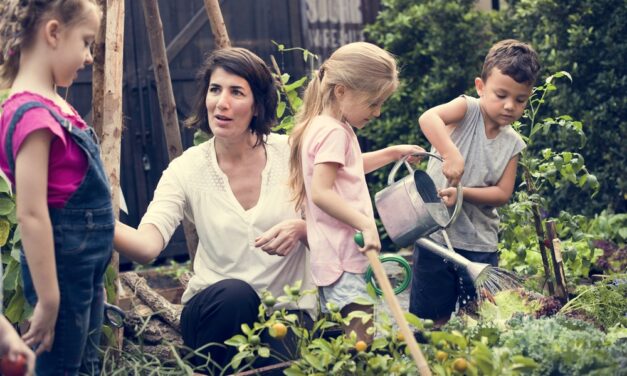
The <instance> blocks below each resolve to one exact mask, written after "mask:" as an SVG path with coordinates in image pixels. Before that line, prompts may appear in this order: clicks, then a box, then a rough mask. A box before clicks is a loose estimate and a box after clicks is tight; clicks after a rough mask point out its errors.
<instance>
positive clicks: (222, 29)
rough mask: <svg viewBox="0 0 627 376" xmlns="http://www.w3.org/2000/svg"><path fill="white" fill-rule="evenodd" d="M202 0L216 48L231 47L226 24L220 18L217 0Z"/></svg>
mask: <svg viewBox="0 0 627 376" xmlns="http://www.w3.org/2000/svg"><path fill="white" fill-rule="evenodd" d="M204 2H205V9H207V15H208V16H209V23H210V24H211V32H212V33H213V38H214V40H215V43H216V46H217V47H218V48H227V47H231V41H230V40H229V34H228V33H227V31H226V24H225V23H224V18H222V11H221V10H220V3H219V2H218V0H204Z"/></svg>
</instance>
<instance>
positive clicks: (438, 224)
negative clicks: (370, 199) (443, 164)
mask: <svg viewBox="0 0 627 376" xmlns="http://www.w3.org/2000/svg"><path fill="white" fill-rule="evenodd" d="M415 155H418V156H430V157H433V158H436V159H439V160H440V161H442V158H440V156H438V155H436V154H433V153H427V152H422V153H417V154H415ZM401 165H405V167H406V168H407V170H409V172H410V174H409V175H407V176H405V177H404V178H402V179H400V180H398V181H395V178H396V173H397V172H398V170H399V168H400V167H401ZM374 202H375V206H376V207H377V211H378V212H379V217H380V218H381V222H383V227H385V231H386V232H387V233H388V235H389V236H390V239H392V241H393V242H394V244H396V245H398V246H400V247H407V246H409V245H411V244H413V243H414V242H415V241H416V240H417V239H419V238H421V237H424V236H427V235H429V234H431V233H433V232H435V231H438V230H441V229H446V228H447V227H449V226H450V225H451V224H452V223H453V222H455V220H456V219H457V217H458V216H459V213H460V212H461V209H462V202H463V194H462V187H461V185H458V186H457V200H456V202H455V209H454V210H453V214H452V215H449V212H448V209H447V207H446V205H445V204H444V203H443V202H442V201H441V200H440V197H439V196H438V191H437V189H436V187H435V184H434V183H433V180H431V177H429V175H428V174H427V173H426V172H424V171H422V170H415V171H414V169H413V168H412V167H411V166H410V164H409V163H408V162H407V157H404V158H402V159H400V160H399V161H397V162H396V164H395V165H394V167H393V168H392V171H390V175H389V176H388V186H387V187H386V188H384V189H383V190H381V191H379V192H377V194H376V195H375V196H374Z"/></svg>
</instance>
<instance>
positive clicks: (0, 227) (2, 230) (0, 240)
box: [0, 218, 11, 247]
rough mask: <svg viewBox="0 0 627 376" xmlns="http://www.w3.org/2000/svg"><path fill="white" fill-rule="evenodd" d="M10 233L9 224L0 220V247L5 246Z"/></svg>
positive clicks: (2, 219) (4, 220)
mask: <svg viewBox="0 0 627 376" xmlns="http://www.w3.org/2000/svg"><path fill="white" fill-rule="evenodd" d="M10 233H11V222H9V221H8V220H6V219H4V218H0V247H3V246H4V245H5V244H7V240H8V239H9V235H10Z"/></svg>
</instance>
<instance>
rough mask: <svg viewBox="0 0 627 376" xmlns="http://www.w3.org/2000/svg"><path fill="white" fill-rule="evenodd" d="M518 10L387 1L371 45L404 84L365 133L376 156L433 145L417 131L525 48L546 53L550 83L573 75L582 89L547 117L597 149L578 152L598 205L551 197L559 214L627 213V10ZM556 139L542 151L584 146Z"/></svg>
mask: <svg viewBox="0 0 627 376" xmlns="http://www.w3.org/2000/svg"><path fill="white" fill-rule="evenodd" d="M508 5H509V6H508V7H507V8H506V9H505V10H502V11H498V12H497V11H493V12H481V11H477V10H476V9H475V1H471V0H452V1H444V0H424V1H410V0H383V1H382V7H383V10H382V12H381V13H380V14H379V16H378V18H377V21H376V22H375V23H374V24H372V25H370V26H369V27H367V29H366V36H367V38H368V39H370V40H371V41H373V42H374V43H376V44H378V45H380V46H382V47H384V48H385V49H387V50H388V51H390V52H392V53H393V54H395V55H396V56H397V58H398V62H399V65H400V69H401V80H402V82H401V86H400V88H399V90H398V92H397V93H396V94H395V95H394V96H393V97H392V98H390V100H389V101H388V102H387V104H386V108H385V109H384V112H383V115H382V117H381V118H380V119H379V120H378V121H377V122H376V123H373V124H371V125H370V126H369V127H366V128H365V129H364V131H362V132H360V136H363V140H364V143H365V144H366V145H365V146H366V148H367V150H374V149H379V148H382V147H385V146H388V145H391V144H397V143H418V144H419V145H423V146H424V145H427V143H426V140H425V139H424V137H423V136H422V134H421V132H420V130H419V127H418V123H417V118H418V117H419V116H420V114H422V113H423V112H424V111H425V110H426V109H428V108H430V107H432V106H434V105H437V104H441V103H444V102H447V101H450V100H451V99H453V98H455V97H456V96H458V95H460V94H463V93H469V94H474V84H473V80H474V78H475V77H476V76H478V75H479V74H480V71H481V65H482V62H483V58H484V56H485V54H486V53H487V51H488V49H489V47H490V46H491V45H492V44H493V43H494V42H496V41H498V40H501V39H505V38H517V39H520V40H523V41H526V42H529V43H531V44H532V45H533V46H534V48H535V49H536V50H537V51H538V54H539V55H540V60H541V63H542V66H543V73H542V75H541V79H544V78H545V77H546V76H548V75H549V74H551V73H554V72H558V71H568V72H570V73H571V75H572V77H573V83H572V84H570V83H569V82H566V81H562V82H561V83H560V84H559V85H560V86H561V87H560V90H558V92H557V93H556V94H555V95H554V97H552V98H551V101H550V103H547V104H546V106H545V108H544V109H543V114H541V115H542V116H545V117H546V116H555V114H569V115H571V116H572V117H573V118H575V119H580V120H582V121H583V130H584V132H585V133H586V135H587V137H588V140H587V143H586V144H585V146H583V147H582V148H581V149H579V150H576V151H577V152H579V153H581V154H582V155H583V157H584V158H585V160H586V165H587V167H588V169H589V170H590V172H591V173H593V174H595V175H597V177H598V179H599V181H600V182H601V190H600V193H599V194H598V196H596V197H595V199H594V200H590V192H588V191H581V190H579V189H577V188H576V187H569V188H565V189H562V190H559V191H552V192H550V197H551V200H550V202H549V205H550V206H549V208H548V209H550V214H552V215H557V214H558V213H559V211H560V210H568V211H572V212H575V213H583V214H586V215H592V214H594V213H598V212H599V211H600V210H601V209H603V208H608V209H609V210H610V212H613V211H615V212H621V211H625V209H626V206H625V198H626V194H627V193H626V192H627V182H626V181H625V176H627V175H626V174H625V170H626V168H625V162H627V161H626V158H627V157H626V155H627V153H626V148H625V147H624V139H625V137H626V136H627V96H625V93H626V92H627V74H626V73H627V72H626V70H627V64H626V63H625V57H626V56H627V42H625V40H624V38H623V36H624V35H626V34H627V26H626V25H627V23H626V22H625V21H624V20H625V19H627V6H626V5H627V4H626V2H625V1H624V0H599V1H590V0H574V1H569V2H561V1H556V0H511V1H510V2H509V3H508ZM552 132H553V131H552ZM554 132H555V134H554V135H549V137H546V139H545V140H544V141H543V142H538V143H536V145H535V146H534V148H536V149H537V150H541V149H543V148H546V147H552V148H554V149H564V148H567V149H570V150H573V149H574V148H576V147H577V146H581V145H580V142H579V140H575V139H573V138H572V137H573V136H570V135H568V134H566V133H565V132H562V131H561V130H558V129H556V130H555V131H554ZM574 145H577V146H574ZM387 172H388V171H387V170H382V171H381V172H379V174H378V175H375V176H374V177H373V178H371V191H372V192H376V191H378V190H380V189H381V187H382V184H383V182H384V176H385V175H386V174H387Z"/></svg>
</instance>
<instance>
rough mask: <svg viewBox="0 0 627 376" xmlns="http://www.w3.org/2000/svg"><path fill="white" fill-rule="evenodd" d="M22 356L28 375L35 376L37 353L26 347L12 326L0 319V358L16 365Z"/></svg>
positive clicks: (2, 318)
mask: <svg viewBox="0 0 627 376" xmlns="http://www.w3.org/2000/svg"><path fill="white" fill-rule="evenodd" d="M20 355H21V356H23V357H24V359H26V375H29V376H30V375H33V372H34V371H35V353H34V352H33V350H31V349H30V348H29V347H28V346H26V344H25V343H24V341H22V339H21V338H20V337H19V336H18V335H17V332H15V330H13V327H11V324H10V323H9V322H8V321H7V320H6V319H5V318H4V317H0V358H3V359H4V361H9V362H12V363H14V364H15V363H16V362H18V361H19V360H18V359H19V358H20Z"/></svg>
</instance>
